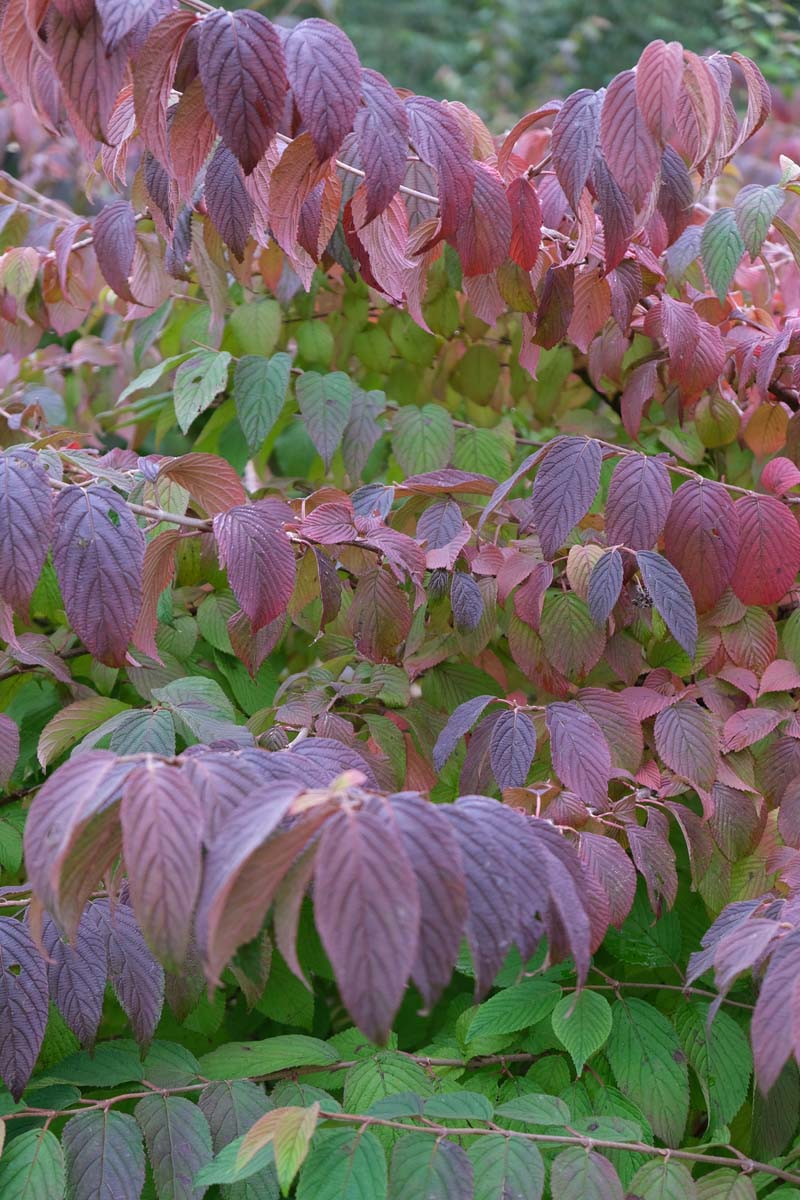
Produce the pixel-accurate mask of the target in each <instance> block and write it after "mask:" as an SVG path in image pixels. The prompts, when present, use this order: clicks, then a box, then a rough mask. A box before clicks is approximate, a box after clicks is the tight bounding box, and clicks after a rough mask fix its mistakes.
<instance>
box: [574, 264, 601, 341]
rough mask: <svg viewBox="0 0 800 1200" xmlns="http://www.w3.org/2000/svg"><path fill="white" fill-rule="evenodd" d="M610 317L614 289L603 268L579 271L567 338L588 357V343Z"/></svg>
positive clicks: (576, 277)
mask: <svg viewBox="0 0 800 1200" xmlns="http://www.w3.org/2000/svg"><path fill="white" fill-rule="evenodd" d="M610 316H611V288H610V287H609V284H608V280H607V279H606V278H605V277H604V276H603V275H602V273H601V270H600V268H597V267H592V268H591V269H590V270H582V271H579V272H578V274H577V275H576V276H575V287H574V291H573V309H572V315H571V317H570V322H569V328H568V330H567V337H568V338H569V339H570V341H572V342H574V343H575V345H576V346H577V347H578V349H579V350H580V351H581V352H582V353H583V354H585V353H586V352H587V351H588V349H589V343H590V342H591V341H592V339H593V338H594V337H595V336H596V335H597V334H598V333H599V332H600V330H601V329H602V328H603V326H604V325H605V323H606V321H607V320H608V318H609V317H610Z"/></svg>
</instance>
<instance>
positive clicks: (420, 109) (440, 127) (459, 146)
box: [406, 96, 475, 252]
mask: <svg viewBox="0 0 800 1200" xmlns="http://www.w3.org/2000/svg"><path fill="white" fill-rule="evenodd" d="M406 114H407V116H408V121H409V129H410V135H411V141H412V142H413V144H414V147H415V149H416V150H417V153H418V154H419V156H420V158H421V159H422V161H423V162H426V163H429V164H430V166H432V167H433V168H434V169H435V170H436V173H437V175H438V179H439V220H440V228H439V234H438V236H439V237H443V238H449V237H452V236H453V234H454V233H455V232H456V230H457V229H458V227H459V226H460V225H461V224H462V223H463V221H464V220H465V218H466V216H467V213H468V211H469V205H470V201H471V200H472V193H473V190H474V188H475V168H474V164H473V160H472V155H471V153H470V149H469V146H468V145H467V141H466V138H465V137H464V134H463V133H462V130H461V126H460V125H459V123H458V121H457V120H456V118H455V117H454V116H453V114H452V113H451V112H449V111H448V110H447V108H445V106H444V105H443V104H442V103H441V102H440V101H438V100H431V99H430V98H429V97H428V96H409V98H408V99H407V100H406ZM424 248H425V247H420V248H419V249H418V252H419V251H420V250H422V249H424Z"/></svg>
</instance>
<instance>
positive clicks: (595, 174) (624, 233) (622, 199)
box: [592, 154, 636, 328]
mask: <svg viewBox="0 0 800 1200" xmlns="http://www.w3.org/2000/svg"><path fill="white" fill-rule="evenodd" d="M592 180H593V183H594V189H595V192H596V193H597V205H598V208H599V210H600V220H601V221H602V223H603V243H604V248H605V266H606V271H611V270H613V269H614V268H615V267H618V266H619V265H620V263H621V262H622V260H623V259H624V257H625V254H626V253H627V250H628V246H629V245H630V241H631V238H632V237H633V234H634V230H635V229H636V219H635V214H634V211H633V204H632V203H631V201H630V200H629V199H628V197H627V196H626V194H625V193H624V192H623V190H622V188H621V187H620V185H619V184H618V183H617V181H616V179H615V178H614V176H613V175H612V174H611V171H610V170H609V168H608V164H607V163H606V160H605V159H604V158H603V156H602V155H601V154H598V155H597V158H596V159H595V161H594V166H593V168H592ZM622 328H625V325H623V326H622Z"/></svg>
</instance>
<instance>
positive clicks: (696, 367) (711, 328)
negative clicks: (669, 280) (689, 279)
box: [659, 296, 726, 399]
mask: <svg viewBox="0 0 800 1200" xmlns="http://www.w3.org/2000/svg"><path fill="white" fill-rule="evenodd" d="M659 315H660V319H661V326H662V330H663V333H664V337H665V339H666V342H667V347H668V349H669V365H670V371H671V373H672V375H673V377H674V378H675V380H676V381H677V383H678V384H679V385H680V388H681V391H682V392H683V393H684V394H685V396H686V397H687V399H693V398H694V397H696V396H699V395H700V393H701V392H703V391H704V390H705V389H706V388H708V387H711V386H712V385H713V384H714V383H716V381H717V377H718V376H719V374H720V372H721V371H722V368H723V367H724V365H725V358H726V352H725V347H724V344H723V341H722V335H721V333H720V331H719V329H718V328H717V327H716V325H709V324H708V322H707V321H702V320H701V319H700V317H698V315H697V313H696V312H695V310H694V309H693V308H692V307H691V305H689V304H684V303H682V302H681V301H680V300H673V299H672V297H671V296H664V298H663V300H662V301H661V306H660V310H659Z"/></svg>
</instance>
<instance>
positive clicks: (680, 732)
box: [655, 700, 719, 791]
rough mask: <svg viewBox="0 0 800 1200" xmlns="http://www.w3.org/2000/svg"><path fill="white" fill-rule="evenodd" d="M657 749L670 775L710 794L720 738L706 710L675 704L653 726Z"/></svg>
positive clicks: (685, 703) (687, 703) (686, 703)
mask: <svg viewBox="0 0 800 1200" xmlns="http://www.w3.org/2000/svg"><path fill="white" fill-rule="evenodd" d="M655 737H656V749H657V750H658V753H659V754H660V755H661V757H662V759H663V760H664V762H665V763H666V765H667V766H668V767H669V769H670V770H671V771H674V772H675V774H676V775H680V776H681V778H682V779H688V781H689V783H693V784H694V785H695V786H696V787H698V788H702V789H703V791H709V790H710V789H711V787H712V785H713V783H714V780H715V779H716V777H717V765H718V763H719V737H718V734H717V727H716V725H715V724H714V718H713V717H712V715H711V713H710V712H709V711H708V709H705V708H701V707H700V705H699V704H695V703H694V701H693V700H678V701H677V703H675V704H672V705H670V706H669V708H665V709H662V711H661V712H660V713H659V714H658V716H657V717H656V723H655Z"/></svg>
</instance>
